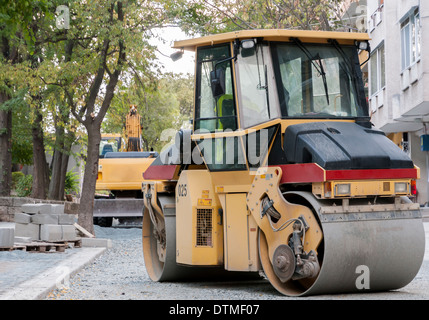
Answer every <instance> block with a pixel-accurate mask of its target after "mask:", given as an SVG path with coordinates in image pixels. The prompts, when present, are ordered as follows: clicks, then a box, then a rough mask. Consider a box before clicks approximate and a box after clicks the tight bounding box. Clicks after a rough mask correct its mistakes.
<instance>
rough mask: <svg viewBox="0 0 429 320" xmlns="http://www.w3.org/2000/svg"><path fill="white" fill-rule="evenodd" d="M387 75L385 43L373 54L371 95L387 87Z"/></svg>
mask: <svg viewBox="0 0 429 320" xmlns="http://www.w3.org/2000/svg"><path fill="white" fill-rule="evenodd" d="M385 73H386V72H385V56H384V42H383V43H382V44H381V45H379V46H378V47H377V48H376V49H375V50H374V51H373V52H372V54H371V95H374V94H375V93H377V92H378V91H380V90H381V89H383V88H384V86H385V85H386V76H385Z"/></svg>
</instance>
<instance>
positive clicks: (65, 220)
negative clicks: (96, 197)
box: [58, 213, 77, 225]
mask: <svg viewBox="0 0 429 320" xmlns="http://www.w3.org/2000/svg"><path fill="white" fill-rule="evenodd" d="M76 220H77V219H76V217H75V216H74V214H65V213H63V214H59V215H58V224H63V225H70V224H74V223H75V222H76Z"/></svg>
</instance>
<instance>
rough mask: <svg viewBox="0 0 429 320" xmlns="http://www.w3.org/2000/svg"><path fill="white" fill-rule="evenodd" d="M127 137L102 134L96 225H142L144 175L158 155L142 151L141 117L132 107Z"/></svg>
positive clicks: (126, 130) (126, 131) (126, 123)
mask: <svg viewBox="0 0 429 320" xmlns="http://www.w3.org/2000/svg"><path fill="white" fill-rule="evenodd" d="M124 133H125V134H124V136H122V135H121V134H103V135H102V139H101V143H100V159H99V164H98V176H97V183H96V187H95V189H96V198H95V199H94V210H93V216H94V222H95V223H96V224H98V225H100V226H103V227H109V226H111V225H112V222H113V218H118V219H119V221H120V222H122V223H123V224H125V223H128V224H130V223H132V225H136V224H137V225H138V224H141V219H142V206H143V199H142V192H141V184H142V181H143V175H142V173H143V172H144V171H145V170H146V169H147V167H148V166H149V165H150V164H151V163H152V162H153V160H155V158H156V157H157V156H158V153H157V152H154V151H143V143H142V131H141V123H140V115H139V113H138V110H137V107H136V106H135V105H131V106H130V109H129V112H128V113H127V116H126V122H125V132H124Z"/></svg>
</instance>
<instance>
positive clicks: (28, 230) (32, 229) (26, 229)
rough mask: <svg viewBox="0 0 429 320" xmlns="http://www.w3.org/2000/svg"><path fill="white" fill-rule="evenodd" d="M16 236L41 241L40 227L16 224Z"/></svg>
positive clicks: (29, 224)
mask: <svg viewBox="0 0 429 320" xmlns="http://www.w3.org/2000/svg"><path fill="white" fill-rule="evenodd" d="M15 236H17V237H30V238H31V240H39V239H40V226H39V225H38V224H34V223H15Z"/></svg>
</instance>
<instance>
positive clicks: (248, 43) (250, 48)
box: [240, 39, 256, 58]
mask: <svg viewBox="0 0 429 320" xmlns="http://www.w3.org/2000/svg"><path fill="white" fill-rule="evenodd" d="M240 45H241V56H242V57H243V58H247V57H251V56H253V55H254V54H255V52H256V44H255V41H253V39H249V40H243V41H241V44H240Z"/></svg>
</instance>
